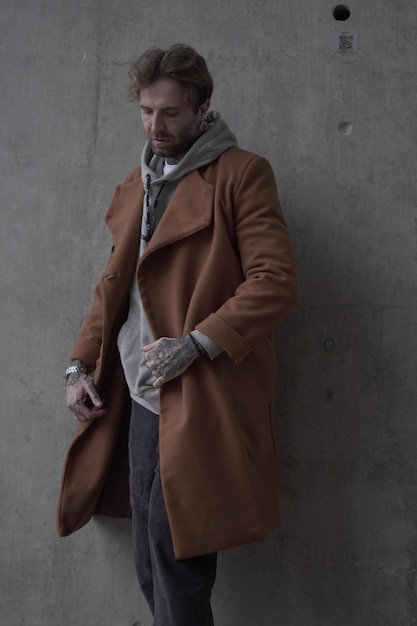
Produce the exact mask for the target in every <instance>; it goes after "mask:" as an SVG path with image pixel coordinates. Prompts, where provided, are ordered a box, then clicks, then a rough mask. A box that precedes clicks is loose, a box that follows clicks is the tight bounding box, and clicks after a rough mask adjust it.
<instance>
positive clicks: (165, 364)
mask: <svg viewBox="0 0 417 626" xmlns="http://www.w3.org/2000/svg"><path fill="white" fill-rule="evenodd" d="M140 349H141V350H142V352H143V353H144V355H145V362H146V365H147V366H148V367H149V369H150V370H152V374H153V375H154V376H155V381H154V383H153V386H154V387H161V386H162V385H163V384H164V383H166V382H168V381H169V380H172V379H173V378H176V377H177V376H180V375H181V374H183V373H184V372H185V371H186V370H187V369H188V368H189V367H190V365H191V363H193V362H194V361H195V360H196V359H197V358H198V357H199V356H200V353H199V351H198V348H197V347H196V344H195V343H194V341H193V340H192V339H191V337H190V335H186V336H185V337H179V338H178V339H173V338H171V337H161V338H160V339H158V340H157V341H154V342H153V343H150V344H148V345H147V346H141V348H140Z"/></svg>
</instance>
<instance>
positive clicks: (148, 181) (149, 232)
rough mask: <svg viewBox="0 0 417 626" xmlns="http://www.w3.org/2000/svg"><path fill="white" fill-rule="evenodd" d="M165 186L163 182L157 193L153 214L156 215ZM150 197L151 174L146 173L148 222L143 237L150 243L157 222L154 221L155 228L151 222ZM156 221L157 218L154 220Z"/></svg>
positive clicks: (146, 216)
mask: <svg viewBox="0 0 417 626" xmlns="http://www.w3.org/2000/svg"><path fill="white" fill-rule="evenodd" d="M164 187H165V183H162V185H161V186H160V188H159V190H158V193H157V194H156V198H155V202H154V203H153V214H154V216H155V213H156V207H157V206H158V200H159V197H160V195H161V193H162V190H163V188H164ZM150 197H151V175H150V174H147V175H146V186H145V198H146V199H145V207H146V210H145V224H146V234H145V235H142V234H141V239H144V240H145V242H146V243H149V242H150V240H151V237H152V231H153V230H154V229H155V226H156V224H155V223H154V228H152V224H151V208H150ZM154 222H155V220H154Z"/></svg>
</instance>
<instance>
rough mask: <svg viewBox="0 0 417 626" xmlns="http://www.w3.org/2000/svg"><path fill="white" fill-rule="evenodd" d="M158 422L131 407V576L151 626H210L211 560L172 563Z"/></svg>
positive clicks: (212, 557)
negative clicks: (135, 578) (133, 574)
mask: <svg viewBox="0 0 417 626" xmlns="http://www.w3.org/2000/svg"><path fill="white" fill-rule="evenodd" d="M158 443H159V416H158V415H155V414H154V413H151V412H150V411H148V410H147V409H145V408H144V407H142V406H141V405H140V404H137V403H136V402H132V412H131V420H130V432H129V463H130V500H131V504H132V515H133V519H132V528H133V544H134V558H135V566H136V572H137V576H138V580H139V585H140V587H141V589H142V592H143V594H144V596H145V598H146V600H147V602H148V604H149V607H150V609H151V611H152V615H153V616H154V626H213V616H212V612H211V606H210V597H211V591H212V588H213V585H214V582H215V579H216V565H217V554H216V553H213V554H206V555H202V556H196V557H193V558H189V559H180V560H176V559H175V556H174V550H173V547H172V539H171V532H170V528H169V523H168V517H167V512H166V509H165V503H164V497H163V493H162V486H161V477H160V474H159V445H158Z"/></svg>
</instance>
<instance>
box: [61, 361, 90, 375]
mask: <svg viewBox="0 0 417 626" xmlns="http://www.w3.org/2000/svg"><path fill="white" fill-rule="evenodd" d="M89 371H90V370H89V368H87V367H85V366H84V365H79V364H76V365H69V366H68V367H67V369H66V370H65V378H68V376H69V375H70V374H77V373H78V374H87V376H88V374H89Z"/></svg>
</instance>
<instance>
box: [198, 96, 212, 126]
mask: <svg viewBox="0 0 417 626" xmlns="http://www.w3.org/2000/svg"><path fill="white" fill-rule="evenodd" d="M209 108H210V100H206V101H205V102H203V104H201V105H200V106H199V108H198V112H197V115H198V121H199V122H202V121H203V119H204V118H205V117H206V115H207V111H208V110H209Z"/></svg>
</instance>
